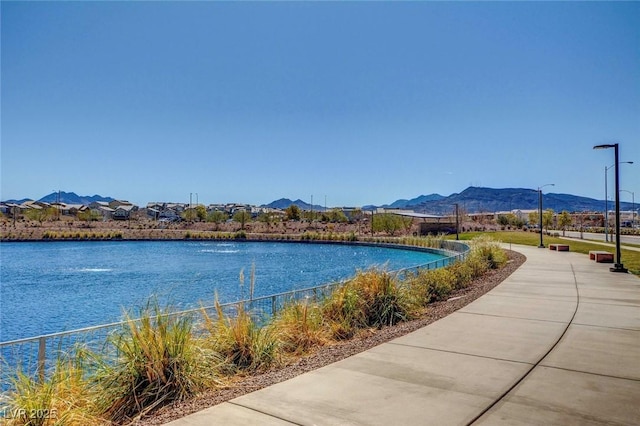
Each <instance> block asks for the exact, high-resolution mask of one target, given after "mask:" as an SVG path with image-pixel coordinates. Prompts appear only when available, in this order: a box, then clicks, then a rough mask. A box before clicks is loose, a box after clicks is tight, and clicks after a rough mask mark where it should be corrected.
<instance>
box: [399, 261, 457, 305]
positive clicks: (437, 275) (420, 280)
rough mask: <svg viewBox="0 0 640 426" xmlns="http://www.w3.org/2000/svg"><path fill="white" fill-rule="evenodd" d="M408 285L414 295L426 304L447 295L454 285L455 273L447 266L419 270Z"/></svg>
mask: <svg viewBox="0 0 640 426" xmlns="http://www.w3.org/2000/svg"><path fill="white" fill-rule="evenodd" d="M410 285H411V288H412V291H413V292H414V295H415V296H414V297H415V298H416V299H418V300H420V301H422V304H423V305H426V304H428V303H431V302H435V301H438V300H442V299H444V298H445V297H446V296H448V295H449V293H451V291H452V290H453V289H454V288H455V287H456V275H455V274H454V273H453V272H452V271H451V270H450V269H448V268H439V269H432V270H427V271H420V272H419V273H418V274H417V275H416V276H415V277H414V278H412V279H411V280H410Z"/></svg>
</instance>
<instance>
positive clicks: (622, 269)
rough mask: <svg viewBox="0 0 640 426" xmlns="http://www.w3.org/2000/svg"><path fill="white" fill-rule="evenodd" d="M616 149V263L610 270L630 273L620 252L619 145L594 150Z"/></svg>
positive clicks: (595, 147) (600, 146) (598, 146)
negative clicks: (623, 262)
mask: <svg viewBox="0 0 640 426" xmlns="http://www.w3.org/2000/svg"><path fill="white" fill-rule="evenodd" d="M608 148H613V149H614V157H615V159H614V163H613V165H614V166H615V173H616V263H615V265H614V267H613V268H609V270H610V271H611V272H624V273H626V272H629V271H628V270H627V269H626V268H625V267H624V265H623V264H622V254H621V250H620V170H619V169H620V167H619V165H620V162H619V161H618V144H617V143H614V144H604V145H596V146H594V147H593V149H608Z"/></svg>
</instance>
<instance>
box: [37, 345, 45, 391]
mask: <svg viewBox="0 0 640 426" xmlns="http://www.w3.org/2000/svg"><path fill="white" fill-rule="evenodd" d="M46 356H47V338H46V337H44V336H42V337H40V338H39V339H38V370H37V371H38V378H39V379H40V383H43V382H44V367H45V359H46Z"/></svg>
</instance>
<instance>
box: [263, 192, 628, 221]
mask: <svg viewBox="0 0 640 426" xmlns="http://www.w3.org/2000/svg"><path fill="white" fill-rule="evenodd" d="M291 204H295V205H297V206H298V207H300V208H301V209H303V210H310V209H311V205H310V204H308V203H306V202H304V201H302V200H299V199H298V200H295V201H291V200H290V199H288V198H281V199H279V200H276V201H274V202H272V203H269V204H266V205H264V206H263V207H270V208H279V209H286V208H287V207H289V206H290V205H291ZM456 204H458V206H459V207H460V208H461V209H463V210H464V211H466V212H467V213H482V212H498V211H510V210H514V209H519V210H535V209H537V208H538V191H536V190H534V189H526V188H503V189H494V188H482V187H474V186H470V187H469V188H467V189H465V190H464V191H462V192H460V193H457V194H451V195H449V196H444V195H440V194H430V195H421V196H419V197H416V198H412V199H410V200H405V199H399V200H396V201H394V202H393V203H391V204H384V205H381V206H375V205H367V206H363V207H362V209H363V210H375V209H376V208H378V207H384V208H398V209H406V210H414V211H416V212H420V213H431V214H450V213H451V212H452V211H453V209H455V205H456ZM542 204H543V208H544V209H553V210H554V211H556V212H560V211H563V210H567V211H569V212H576V211H603V210H604V208H605V202H604V200H596V199H593V198H587V197H580V196H577V195H572V194H555V193H543V194H542ZM613 208H614V203H613V201H609V209H613ZM620 208H621V209H622V210H631V209H633V208H636V206H634V205H633V204H632V203H628V202H621V203H620ZM313 209H314V210H316V211H323V210H324V207H322V206H318V205H314V206H313Z"/></svg>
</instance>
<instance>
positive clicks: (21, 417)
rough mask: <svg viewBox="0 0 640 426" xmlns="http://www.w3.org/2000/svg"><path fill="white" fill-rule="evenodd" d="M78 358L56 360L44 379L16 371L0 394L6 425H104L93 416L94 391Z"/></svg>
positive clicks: (0, 405) (94, 409) (104, 421)
mask: <svg viewBox="0 0 640 426" xmlns="http://www.w3.org/2000/svg"><path fill="white" fill-rule="evenodd" d="M84 371H85V369H84V366H83V364H82V359H81V357H79V356H77V355H76V356H74V357H65V358H60V359H58V360H57V361H56V364H55V367H54V370H53V372H52V373H51V374H50V376H49V377H48V378H47V379H46V380H40V378H38V377H33V376H31V375H28V374H25V373H24V372H22V371H21V370H18V371H16V374H15V376H14V379H13V380H12V383H11V389H10V390H9V391H8V392H6V393H4V394H3V395H2V401H0V411H2V413H4V416H5V418H4V419H3V423H2V424H5V425H7V426H40V425H42V426H50V425H70V426H84V425H87V424H91V425H103V424H104V425H106V424H108V422H107V420H105V419H103V418H101V417H100V416H99V415H98V414H97V409H96V406H95V397H96V389H95V388H94V387H93V386H92V383H91V382H90V381H89V380H87V379H86V378H85V374H84Z"/></svg>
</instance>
